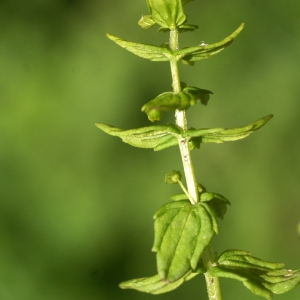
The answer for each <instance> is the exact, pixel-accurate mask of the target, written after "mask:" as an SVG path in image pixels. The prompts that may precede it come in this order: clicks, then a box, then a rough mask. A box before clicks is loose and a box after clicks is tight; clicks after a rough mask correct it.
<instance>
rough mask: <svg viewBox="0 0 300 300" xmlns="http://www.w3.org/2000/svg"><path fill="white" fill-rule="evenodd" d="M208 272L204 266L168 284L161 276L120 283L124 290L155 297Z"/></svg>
mask: <svg viewBox="0 0 300 300" xmlns="http://www.w3.org/2000/svg"><path fill="white" fill-rule="evenodd" d="M204 272H206V269H205V268H204V266H202V267H201V268H198V269H197V271H196V272H192V271H189V272H188V273H187V274H185V275H184V276H183V277H181V278H180V279H178V280H176V281H174V282H168V281H164V280H161V279H160V276H159V275H155V276H152V277H144V278H137V279H132V280H128V281H124V282H122V283H120V288H122V289H134V290H137V291H139V292H145V293H150V294H153V295H158V294H162V293H166V292H170V291H172V290H174V289H176V288H177V287H179V286H180V285H181V284H182V283H184V282H185V281H188V280H190V279H192V278H194V277H195V276H197V275H198V274H201V273H204Z"/></svg>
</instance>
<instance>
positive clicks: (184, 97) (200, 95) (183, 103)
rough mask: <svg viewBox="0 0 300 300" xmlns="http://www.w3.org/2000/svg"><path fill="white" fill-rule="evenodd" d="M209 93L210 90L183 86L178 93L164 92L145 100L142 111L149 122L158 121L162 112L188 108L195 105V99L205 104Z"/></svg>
mask: <svg viewBox="0 0 300 300" xmlns="http://www.w3.org/2000/svg"><path fill="white" fill-rule="evenodd" d="M210 94H212V92H211V91H209V90H204V89H200V88H197V87H185V88H184V89H183V90H182V92H179V93H173V92H165V93H162V94H160V95H158V96H157V97H156V98H154V99H153V100H150V101H149V102H147V103H146V104H145V105H144V106H143V107H142V111H143V112H144V113H146V114H147V115H148V119H149V120H150V121H151V122H154V121H159V120H160V119H161V118H162V115H163V114H162V112H165V111H175V110H176V109H178V110H184V109H188V108H189V107H190V106H191V105H195V104H196V101H197V100H200V101H201V103H202V104H204V105H206V104H207V102H208V100H209V97H210V96H209V95H210Z"/></svg>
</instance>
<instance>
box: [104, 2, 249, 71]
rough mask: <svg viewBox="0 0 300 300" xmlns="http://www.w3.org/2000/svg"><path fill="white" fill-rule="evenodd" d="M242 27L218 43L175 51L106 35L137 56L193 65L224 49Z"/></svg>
mask: <svg viewBox="0 0 300 300" xmlns="http://www.w3.org/2000/svg"><path fill="white" fill-rule="evenodd" d="M158 1H159V0H158ZM170 1H171V0H170ZM243 28H244V24H241V25H240V26H239V27H238V28H237V29H236V30H235V31H234V32H233V33H232V34H231V35H229V36H228V37H226V38H225V39H223V40H222V41H220V42H218V43H214V44H210V45H209V44H208V45H200V46H195V47H187V48H183V49H181V50H176V51H172V50H171V49H170V48H169V47H168V46H166V45H165V44H164V45H163V46H161V47H159V46H154V45H149V44H140V43H133V42H128V41H126V40H124V39H121V38H118V37H116V36H113V35H110V34H107V37H108V38H109V39H111V40H112V41H113V42H115V43H116V44H118V45H119V46H121V47H122V48H125V49H126V50H128V51H129V52H132V53H133V54H135V55H137V56H139V57H142V58H145V59H149V60H151V61H170V60H176V61H178V60H180V59H182V61H183V62H184V63H186V64H189V65H193V64H194V63H195V61H198V60H201V59H205V58H209V57H211V56H212V55H214V54H217V53H219V52H220V51H222V50H223V49H225V48H226V47H227V46H229V45H230V44H231V43H232V42H233V40H234V39H235V38H236V37H237V35H238V34H239V33H240V32H241V31H242V29H243Z"/></svg>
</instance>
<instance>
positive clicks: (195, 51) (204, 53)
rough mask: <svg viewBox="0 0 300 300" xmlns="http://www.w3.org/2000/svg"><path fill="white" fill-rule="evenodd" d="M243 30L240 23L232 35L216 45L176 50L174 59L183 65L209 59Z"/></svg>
mask: <svg viewBox="0 0 300 300" xmlns="http://www.w3.org/2000/svg"><path fill="white" fill-rule="evenodd" d="M243 28H244V23H242V24H241V25H240V26H239V27H238V28H237V29H236V30H235V31H234V32H233V33H232V34H230V35H229V36H228V37H226V38H225V39H223V40H222V41H220V42H218V43H214V44H209V45H202V46H201V45H200V46H196V47H188V48H183V49H181V50H178V51H176V59H177V60H179V59H182V61H183V63H186V64H190V65H193V64H194V62H195V61H197V60H201V59H204V58H209V57H211V56H212V55H214V54H217V53H219V52H220V51H222V50H224V49H225V48H226V47H227V46H229V45H230V44H231V43H232V42H233V41H234V39H235V38H236V37H237V36H238V34H239V33H240V32H241V31H242V30H243Z"/></svg>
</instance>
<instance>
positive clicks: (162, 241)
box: [152, 200, 214, 282]
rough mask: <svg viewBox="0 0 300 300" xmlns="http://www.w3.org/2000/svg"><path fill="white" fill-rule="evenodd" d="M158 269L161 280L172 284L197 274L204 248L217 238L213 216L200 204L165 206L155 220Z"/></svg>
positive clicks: (179, 203) (173, 203) (168, 204)
mask: <svg viewBox="0 0 300 300" xmlns="http://www.w3.org/2000/svg"><path fill="white" fill-rule="evenodd" d="M154 219H155V223H154V229H155V238H154V246H153V249H152V250H153V251H155V252H157V256H156V259H157V269H158V274H159V276H160V278H161V279H162V280H165V281H168V282H173V281H176V280H178V279H180V278H181V277H182V276H184V275H185V274H186V273H187V272H189V271H190V270H195V269H196V267H197V264H198V262H199V260H200V256H201V254H202V252H203V250H204V248H205V247H206V246H207V245H208V244H209V243H210V241H211V239H212V237H213V236H214V228H213V222H212V218H211V214H210V213H209V212H208V211H207V210H206V208H205V207H204V206H203V205H202V204H201V203H198V204H196V205H191V204H190V202H189V201H186V200H183V201H177V202H171V203H167V204H165V205H164V206H162V207H161V208H160V209H159V210H158V211H157V212H156V214H155V216H154Z"/></svg>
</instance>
